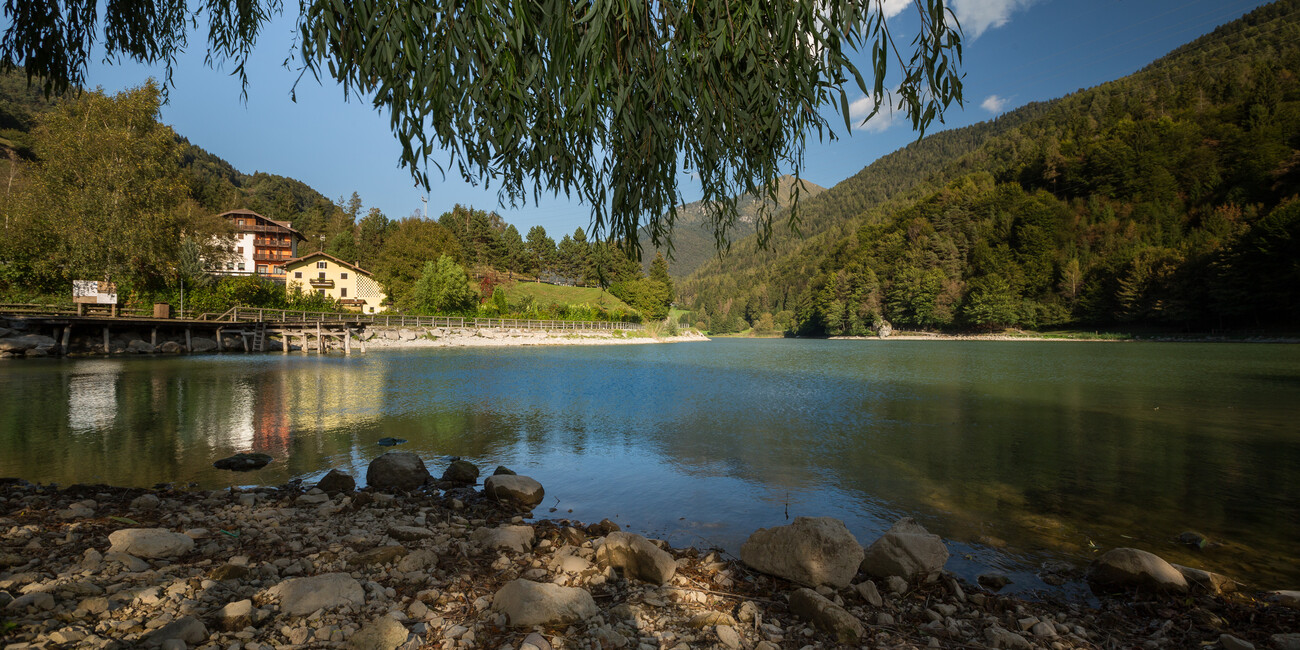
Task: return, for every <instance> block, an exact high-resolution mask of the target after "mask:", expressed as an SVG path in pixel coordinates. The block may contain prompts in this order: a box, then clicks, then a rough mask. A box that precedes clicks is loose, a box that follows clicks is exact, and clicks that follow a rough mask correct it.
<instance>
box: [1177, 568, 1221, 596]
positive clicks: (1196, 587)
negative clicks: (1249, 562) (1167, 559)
mask: <svg viewBox="0 0 1300 650" xmlns="http://www.w3.org/2000/svg"><path fill="white" fill-rule="evenodd" d="M1169 566H1171V567H1173V568H1175V569H1177V570H1178V572H1179V573H1181V574H1183V578H1185V579H1186V580H1187V586H1188V587H1189V588H1190V589H1192V591H1195V592H1197V593H1202V594H1212V595H1215V596H1219V595H1223V594H1227V593H1232V592H1234V591H1236V590H1237V581H1236V580H1233V579H1232V578H1229V577H1228V576H1225V575H1222V574H1219V573H1214V572H1212V571H1206V570H1204V569H1193V568H1192V567H1188V566H1183V565H1181V564H1172V563H1171V564H1170V565H1169Z"/></svg>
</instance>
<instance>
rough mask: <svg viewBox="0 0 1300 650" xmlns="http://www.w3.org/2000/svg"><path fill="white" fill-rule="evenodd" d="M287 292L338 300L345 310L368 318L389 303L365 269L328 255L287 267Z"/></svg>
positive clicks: (306, 257) (305, 258) (303, 259)
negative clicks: (313, 293) (310, 294)
mask: <svg viewBox="0 0 1300 650" xmlns="http://www.w3.org/2000/svg"><path fill="white" fill-rule="evenodd" d="M285 272H286V273H287V275H288V277H287V278H286V280H285V285H284V288H285V290H286V291H293V290H294V289H295V288H297V289H299V290H301V291H304V292H306V291H312V292H315V293H319V294H320V295H322V296H327V297H330V298H334V299H335V300H338V301H339V302H340V303H342V304H343V306H344V307H346V308H348V309H351V310H353V311H359V312H362V313H364V314H374V313H376V312H379V311H381V310H383V303H384V301H385V300H387V299H388V296H386V295H384V290H383V288H381V287H380V286H379V283H378V282H375V280H374V278H372V277H371V276H370V273H369V272H367V271H366V270H365V269H363V268H361V267H359V266H357V265H356V264H352V263H350V262H344V261H343V260H341V259H339V258H337V257H334V256H333V255H329V254H326V253H312V254H310V255H304V256H303V257H299V258H297V259H294V260H290V261H289V262H288V263H287V264H285Z"/></svg>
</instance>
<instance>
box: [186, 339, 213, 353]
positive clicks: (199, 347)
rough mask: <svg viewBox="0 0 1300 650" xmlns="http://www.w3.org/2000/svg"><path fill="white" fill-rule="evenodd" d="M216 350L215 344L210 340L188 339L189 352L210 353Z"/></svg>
mask: <svg viewBox="0 0 1300 650" xmlns="http://www.w3.org/2000/svg"><path fill="white" fill-rule="evenodd" d="M215 349H217V342H216V341H213V340H212V339H208V338H203V337H202V336H196V337H194V338H192V339H190V352H211V351H213V350H215Z"/></svg>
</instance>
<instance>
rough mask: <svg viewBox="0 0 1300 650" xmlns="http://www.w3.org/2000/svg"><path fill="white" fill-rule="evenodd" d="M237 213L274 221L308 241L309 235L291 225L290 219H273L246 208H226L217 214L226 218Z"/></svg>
mask: <svg viewBox="0 0 1300 650" xmlns="http://www.w3.org/2000/svg"><path fill="white" fill-rule="evenodd" d="M236 215H241V216H253V217H257V218H258V219H263V220H265V221H270V222H271V223H273V224H275V225H277V226H280V227H281V228H284V229H286V230H288V231H289V232H292V233H293V234H295V235H298V238H299V239H302V240H304V241H306V239H307V237H305V236H304V235H303V234H302V233H301V232H299V231H298V229H296V228H294V227H293V226H291V225H289V222H288V221H276V220H275V219H272V218H270V217H268V216H266V215H261V214H258V213H256V212H253V211H252V210H244V209H239V210H226V211H225V212H222V213H221V214H219V215H217V216H218V217H221V218H223V219H226V218H229V217H233V216H236Z"/></svg>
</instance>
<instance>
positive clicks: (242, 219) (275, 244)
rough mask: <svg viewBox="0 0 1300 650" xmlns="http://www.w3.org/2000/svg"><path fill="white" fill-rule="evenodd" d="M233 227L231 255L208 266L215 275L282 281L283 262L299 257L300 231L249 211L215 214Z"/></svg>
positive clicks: (303, 239) (285, 222) (284, 274)
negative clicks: (256, 277) (254, 275)
mask: <svg viewBox="0 0 1300 650" xmlns="http://www.w3.org/2000/svg"><path fill="white" fill-rule="evenodd" d="M217 216H219V217H221V218H222V219H225V220H226V221H228V222H230V225H231V226H233V227H234V231H235V234H234V240H235V241H234V246H233V248H234V253H235V254H234V256H233V257H231V258H230V259H228V260H226V261H224V262H221V263H219V264H217V265H216V267H215V268H213V269H211V271H212V272H213V273H216V274H218V275H252V274H254V273H256V274H257V275H260V276H262V277H267V278H271V279H272V280H276V281H277V282H284V281H285V277H286V271H285V264H287V263H288V262H289V261H290V260H292V259H294V258H295V257H297V256H298V242H300V241H306V239H307V238H306V237H303V235H302V233H300V232H298V231H297V230H294V228H293V227H292V226H290V225H289V222H287V221H276V220H274V219H270V218H267V217H264V216H262V215H260V214H258V213H256V212H253V211H252V210H230V211H228V212H222V213H221V214H219V215H217Z"/></svg>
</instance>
